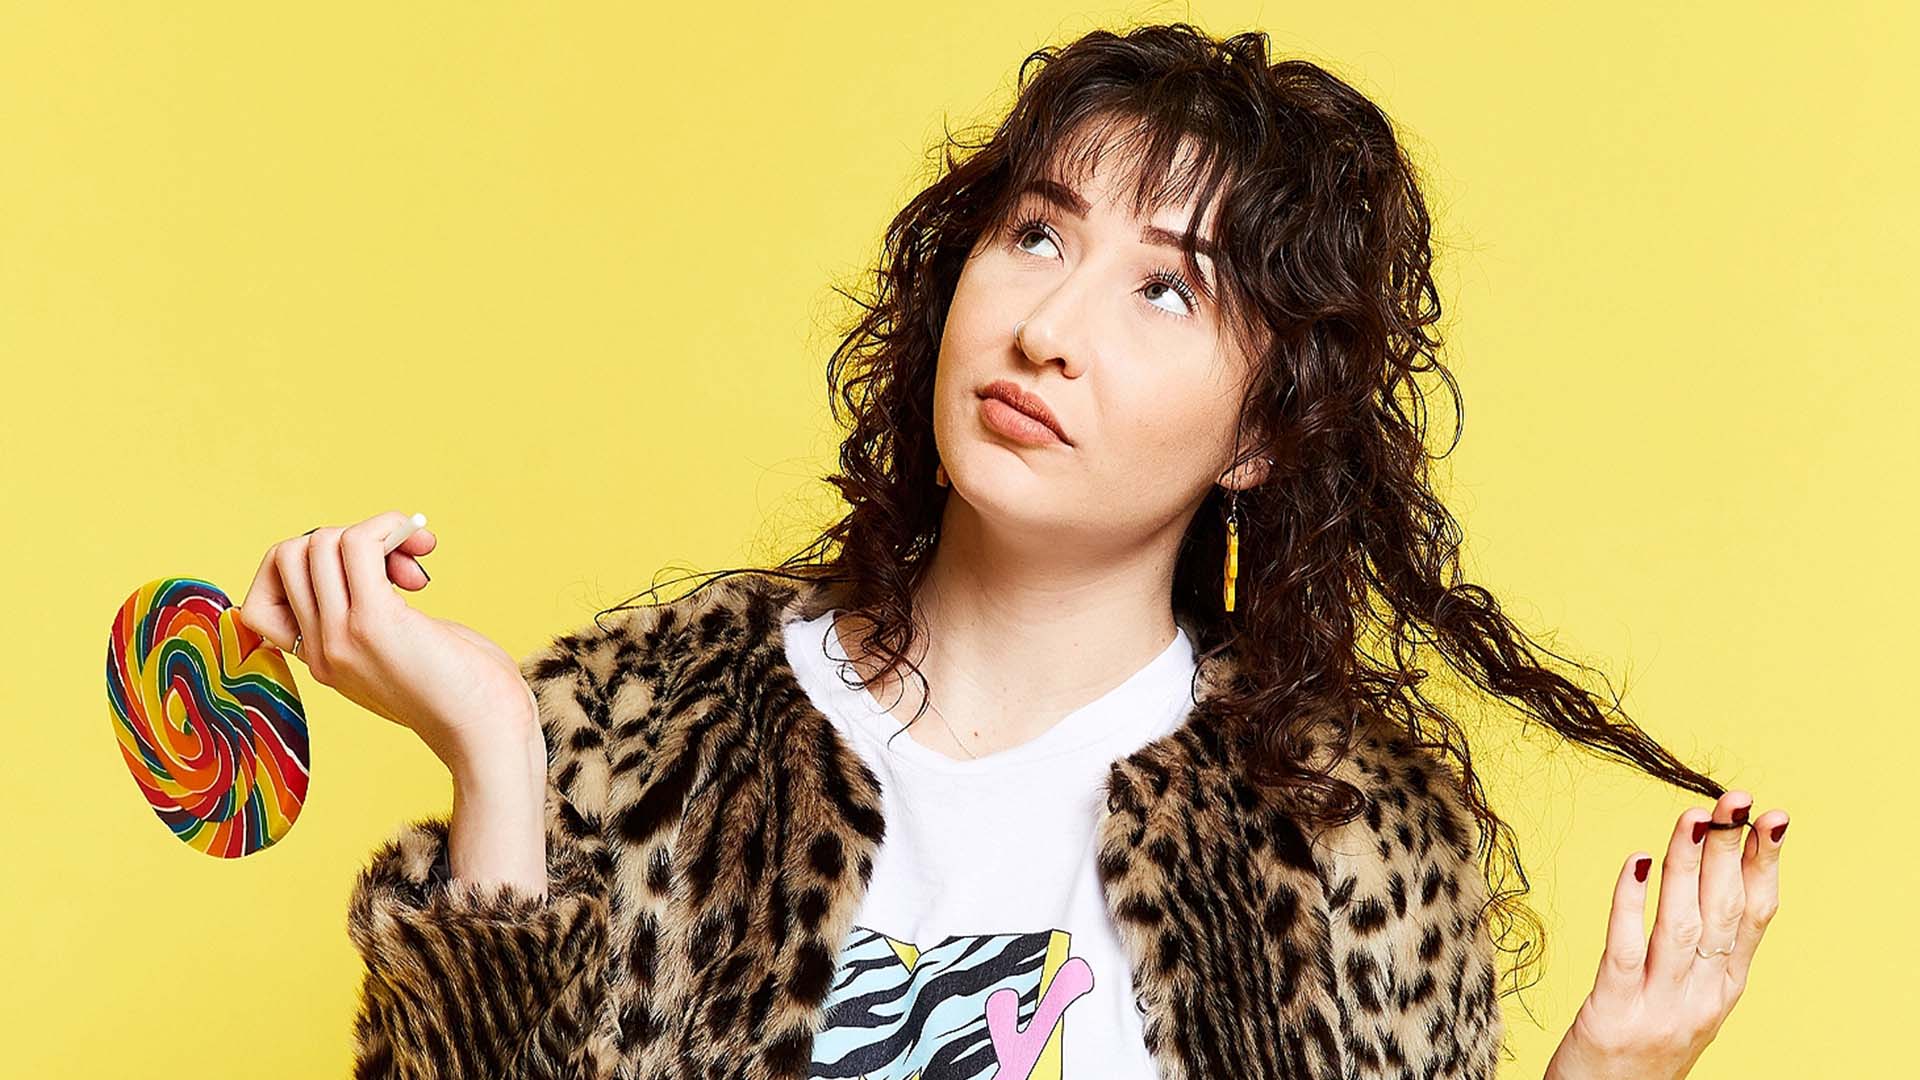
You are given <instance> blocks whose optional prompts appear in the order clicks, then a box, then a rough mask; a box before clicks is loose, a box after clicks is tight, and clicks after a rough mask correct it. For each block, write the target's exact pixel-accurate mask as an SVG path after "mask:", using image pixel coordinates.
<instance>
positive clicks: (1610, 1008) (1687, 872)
mask: <svg viewBox="0 0 1920 1080" xmlns="http://www.w3.org/2000/svg"><path fill="white" fill-rule="evenodd" d="M1752 809H1753V797H1752V796H1750V795H1748V794H1747V793H1746V792H1744V791H1729V792H1727V793H1726V794H1725V795H1722V796H1721V797H1720V800H1719V802H1718V803H1716V804H1715V806H1714V808H1713V810H1712V811H1711V812H1709V811H1705V810H1702V809H1701V808H1699V807H1697V806H1696V807H1690V808H1688V809H1687V811H1686V812H1685V813H1682V814H1681V815H1680V820H1679V823H1678V824H1677V825H1676V826H1675V828H1674V831H1673V838H1672V840H1671V841H1669V842H1668V844H1667V856H1666V859H1665V860H1664V861H1662V862H1661V864H1660V909H1659V914H1658V915H1657V916H1656V917H1655V919H1654V924H1653V938H1652V941H1651V942H1649V941H1648V940H1647V936H1646V931H1645V930H1644V926H1645V917H1644V915H1643V910H1644V908H1645V905H1646V898H1647V883H1646V874H1647V869H1648V868H1649V867H1650V866H1651V864H1652V861H1653V860H1652V858H1651V857H1650V856H1647V855H1645V854H1643V853H1638V852H1636V853H1635V854H1634V856H1633V857H1632V858H1630V859H1628V860H1627V864H1626V866H1625V867H1623V868H1622V869H1621V872H1620V880H1619V881H1618V882H1617V883H1615V885H1614V890H1613V912H1612V915H1611V917H1610V918H1609V920H1608V922H1607V946H1606V951H1605V953H1604V954H1603V955H1602V956H1601V957H1600V974H1599V976H1598V978H1596V979H1595V980H1594V987H1593V992H1592V993H1590V994H1588V995H1587V999H1586V1000H1585V1001H1584V1002H1582V1003H1581V1004H1580V1012H1579V1014H1578V1015H1577V1016H1575V1017H1574V1020H1573V1027H1572V1028H1571V1029H1570V1030H1568V1032H1567V1034H1566V1037H1565V1038H1564V1039H1562V1040H1561V1041H1560V1047H1559V1049H1557V1050H1555V1051H1554V1054H1553V1060H1552V1061H1550V1062H1548V1063H1547V1080H1612V1078H1615V1077H1618V1078H1621V1080H1627V1078H1632V1080H1670V1078H1678V1077H1682V1076H1685V1075H1687V1071H1688V1070H1689V1069H1692V1068H1693V1063H1694V1061H1696V1060H1697V1059H1698V1058H1699V1057H1700V1052H1701V1051H1702V1050H1705V1049H1706V1048H1707V1043H1709V1042H1711V1041H1713V1037H1714V1035H1715V1034H1716V1033H1718V1032H1719V1030H1720V1025H1721V1023H1722V1022H1724V1021H1725V1020H1726V1018H1727V1014H1728V1013H1729V1012H1731V1011H1732V1010H1733V1004H1734V1002H1736V1001H1738V1000H1740V994H1741V991H1743V990H1745V989H1746V985H1747V971H1748V969H1749V968H1750V967H1751V966H1752V964H1753V954H1754V950H1755V949H1757V948H1759V946H1760V937H1761V935H1762V934H1764V933H1765V932H1766V929H1767V924H1768V923H1769V922H1771V921H1772V920H1773V916H1774V912H1775V911H1776V910H1778V908H1779V906H1780V841H1781V838H1782V837H1783V836H1784V835H1785V833H1786V829H1787V812H1786V811H1785V810H1778V809H1776V810H1769V811H1767V812H1766V813H1764V814H1762V815H1760V816H1759V817H1758V818H1755V819H1753V821H1752V824H1751V827H1750V828H1740V827H1738V825H1739V823H1744V822H1746V821H1747V819H1748V814H1749V813H1750V812H1751V811H1752ZM1709 821H1713V822H1727V823H1733V827H1727V828H1709V826H1708V824H1707V823H1708V822H1709ZM1728 950H1730V951H1728Z"/></svg>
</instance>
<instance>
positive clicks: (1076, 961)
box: [987, 956, 1093, 1080]
mask: <svg viewBox="0 0 1920 1080" xmlns="http://www.w3.org/2000/svg"><path fill="white" fill-rule="evenodd" d="M1092 989H1093V969H1092V968H1090V967H1088V966H1087V962H1086V961H1085V960H1082V959H1080V958H1079V957H1077V956H1074V957H1069V958H1068V959H1067V962H1066V963H1064V964H1061V965H1060V970H1059V971H1056V972H1054V974H1053V981H1052V982H1051V983H1048V984H1047V992H1046V993H1045V994H1044V995H1042V996H1041V998H1040V1004H1039V1006H1038V1007H1036V1008H1035V1009H1034V1010H1033V1019H1032V1020H1031V1021H1029V1022H1028V1023H1027V1029H1026V1030H1025V1031H1021V1030H1019V1023H1020V992H1019V991H1018V990H1014V989H1012V988H1010V987H1006V988H1002V989H999V990H995V991H994V992H993V993H992V994H989V995H988V996H987V1033H988V1034H989V1035H991V1036H992V1037H993V1052H994V1056H995V1057H997V1058H999V1059H1000V1067H999V1069H998V1070H997V1071H995V1072H994V1074H993V1075H994V1080H999V1078H1000V1077H1001V1076H1003V1075H1004V1076H1007V1077H1010V1078H1014V1080H1026V1077H1027V1076H1028V1075H1029V1074H1031V1073H1032V1072H1033V1066H1034V1065H1035V1063H1037V1062H1038V1061H1039V1060H1040V1051H1042V1050H1044V1049H1045V1048H1046V1045H1047V1038H1048V1037H1049V1036H1050V1035H1052V1034H1053V1026H1054V1025H1055V1024H1056V1023H1058V1022H1059V1021H1060V1014H1061V1013H1064V1012H1066V1011H1067V1006H1069V1005H1071V1004H1073V1003H1074V1002H1075V1001H1078V1000H1079V999H1080V996H1081V995H1083V994H1085V993H1086V992H1087V991H1089V990H1092Z"/></svg>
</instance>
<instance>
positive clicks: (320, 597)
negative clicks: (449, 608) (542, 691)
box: [239, 510, 539, 772]
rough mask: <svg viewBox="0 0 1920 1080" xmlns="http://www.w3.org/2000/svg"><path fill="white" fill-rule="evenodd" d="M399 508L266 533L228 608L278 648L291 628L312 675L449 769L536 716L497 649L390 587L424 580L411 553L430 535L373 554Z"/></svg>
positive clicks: (414, 587) (530, 726)
mask: <svg viewBox="0 0 1920 1080" xmlns="http://www.w3.org/2000/svg"><path fill="white" fill-rule="evenodd" d="M408 517H409V515H407V514H403V513H401V512H399V511H397V510H394V511H389V512H387V513H384V514H376V515H374V516H373V517H370V518H368V519H366V520H365V521H362V522H360V523H358V524H355V525H349V526H346V527H338V526H330V527H321V528H316V529H312V530H309V531H308V532H307V533H305V534H302V535H300V536H296V537H293V538H291V539H288V540H282V541H280V542H279V543H277V544H274V545H273V546H272V547H270V548H268V549H267V554H266V557H265V558H264V559H262V560H261V562H260V570H259V572H258V573H257V574H255V575H254V579H253V585H252V587H251V588H249V589H248V590H247V596H246V599H245V600H244V601H243V602H242V603H241V605H240V610H239V618H240V621H241V622H243V623H245V624H246V625H247V626H248V627H250V628H252V629H253V630H254V632H256V633H258V634H259V635H260V636H261V637H264V638H266V639H267V640H268V641H271V642H272V643H273V644H275V645H277V646H279V647H280V649H281V650H282V651H285V652H291V651H292V649H293V643H294V635H295V634H298V635H300V653H299V658H300V659H301V660H302V661H304V662H305V663H306V665H307V670H308V671H310V672H312V673H313V677H314V679H315V680H317V681H318V682H319V683H320V684H321V685H322V686H330V687H332V688H334V689H335V690H337V691H339V692H340V693H341V694H342V695H344V696H345V697H346V698H347V699H348V700H350V701H353V702H355V703H356V704H358V705H360V706H361V707H363V708H365V709H367V710H369V711H370V712H373V713H376V714H378V715H380V716H384V717H386V718H387V719H388V720H391V721H393V722H394V723H396V724H399V725H401V726H403V727H406V728H409V729H411V730H412V731H413V732H414V733H415V734H417V735H419V736H420V738H421V740H422V741H424V742H425V743H426V744H427V746H428V747H429V748H430V749H432V750H433V752H434V754H435V755H436V756H438V757H439V758H440V760H441V761H442V762H443V763H445V764H446V765H447V767H448V768H449V769H453V770H455V771H456V772H457V771H459V770H462V769H465V768H467V767H469V766H471V765H472V764H474V762H475V760H476V758H477V757H480V756H482V755H486V756H493V755H503V754H506V753H509V752H511V751H512V750H517V749H520V748H524V747H525V746H526V744H527V740H528V739H530V738H533V737H534V736H535V734H536V733H537V732H538V730H539V722H538V718H537V717H536V716H535V715H533V704H532V696H531V695H530V694H529V693H528V692H527V684H526V681H525V680H524V679H523V678H522V677H521V675H520V666H519V664H518V663H516V662H515V660H514V659H513V657H512V656H511V655H510V654H509V653H507V652H506V650H504V649H502V648H500V646H498V645H495V644H494V643H493V642H491V641H489V640H487V639H486V638H485V637H483V636H481V635H480V634H478V633H475V632H474V631H472V630H470V629H468V628H467V627H465V626H462V625H460V624H459V623H456V622H451V621H449V620H446V619H439V618H435V617H433V616H431V615H427V614H424V613H422V612H419V611H416V610H414V609H413V608H412V607H410V606H409V605H408V604H407V602H406V600H405V599H403V598H402V597H401V596H400V595H399V594H398V593H397V592H395V591H394V590H393V588H392V586H393V585H398V586H400V587H401V588H403V589H407V590H408V591H410V592H417V591H419V590H420V589H423V588H425V587H426V585H427V582H428V580H429V579H428V577H427V574H426V571H424V570H422V569H421V568H420V564H419V562H418V561H417V560H418V558H419V557H420V556H423V555H425V554H427V553H428V552H430V551H432V550H433V549H434V547H435V545H436V544H437V543H438V541H437V539H436V538H435V537H434V535H433V533H432V532H431V531H429V530H428V529H426V528H424V527H423V528H420V529H418V530H416V531H415V532H414V533H413V534H412V535H411V536H409V537H407V539H406V540H404V541H402V542H401V543H400V545H399V547H397V548H395V549H394V550H393V551H392V553H390V554H386V555H385V556H384V557H383V555H382V553H381V550H380V542H381V540H382V539H383V538H384V537H386V536H387V535H389V534H390V533H391V532H392V531H393V530H394V529H395V528H396V527H398V526H400V525H401V524H402V523H404V522H406V521H407V519H408Z"/></svg>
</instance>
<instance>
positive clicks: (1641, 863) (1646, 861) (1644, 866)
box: [1633, 855, 1653, 881]
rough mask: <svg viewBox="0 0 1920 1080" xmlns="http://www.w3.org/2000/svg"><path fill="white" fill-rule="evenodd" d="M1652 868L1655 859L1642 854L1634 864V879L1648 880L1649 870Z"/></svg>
mask: <svg viewBox="0 0 1920 1080" xmlns="http://www.w3.org/2000/svg"><path fill="white" fill-rule="evenodd" d="M1651 869H1653V859H1652V858H1651V857H1650V856H1645V855H1643V856H1641V857H1640V858H1639V859H1638V860H1636V861H1635V862H1634V864H1633V880H1635V881H1645V880H1647V871H1648V870H1651Z"/></svg>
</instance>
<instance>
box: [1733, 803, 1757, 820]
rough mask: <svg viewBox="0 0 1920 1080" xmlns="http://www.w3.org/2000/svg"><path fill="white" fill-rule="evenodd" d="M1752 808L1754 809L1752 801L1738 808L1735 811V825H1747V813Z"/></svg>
mask: <svg viewBox="0 0 1920 1080" xmlns="http://www.w3.org/2000/svg"><path fill="white" fill-rule="evenodd" d="M1752 809H1753V804H1752V803H1748V804H1747V805H1745V806H1742V807H1740V808H1738V809H1736V810H1735V811H1734V812H1733V823H1734V824H1735V825H1745V824H1746V823H1747V813H1748V811H1750V810H1752Z"/></svg>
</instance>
